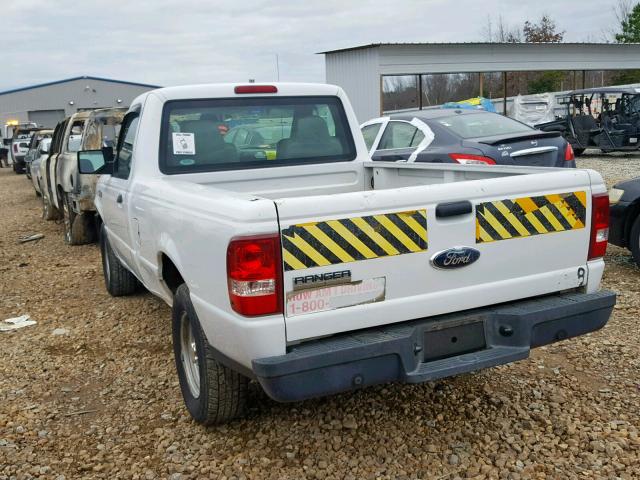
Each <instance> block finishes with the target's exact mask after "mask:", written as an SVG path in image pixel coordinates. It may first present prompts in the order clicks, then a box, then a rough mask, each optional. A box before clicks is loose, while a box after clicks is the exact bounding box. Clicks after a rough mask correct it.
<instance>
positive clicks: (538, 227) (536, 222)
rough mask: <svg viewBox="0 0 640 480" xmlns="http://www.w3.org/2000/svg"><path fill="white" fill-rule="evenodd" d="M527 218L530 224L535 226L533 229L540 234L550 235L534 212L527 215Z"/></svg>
mask: <svg viewBox="0 0 640 480" xmlns="http://www.w3.org/2000/svg"><path fill="white" fill-rule="evenodd" d="M525 218H526V219H527V220H529V223H531V225H533V227H534V228H535V229H536V230H537V231H538V233H549V232H548V231H547V229H546V228H545V227H544V225H543V224H542V223H541V222H540V220H538V219H537V218H536V216H535V215H534V214H533V212H531V213H527V214H526V215H525Z"/></svg>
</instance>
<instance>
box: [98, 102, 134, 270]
mask: <svg viewBox="0 0 640 480" xmlns="http://www.w3.org/2000/svg"><path fill="white" fill-rule="evenodd" d="M138 120H139V113H138V112H130V113H128V114H127V115H126V116H125V117H124V120H123V122H122V128H121V130H120V138H119V140H118V148H117V150H116V154H115V165H114V171H113V174H112V175H111V176H109V177H108V178H107V180H106V181H105V183H103V184H102V185H101V187H100V189H99V190H98V192H97V195H99V196H102V205H103V209H104V221H105V227H106V229H107V231H108V235H109V241H110V242H111V247H112V248H113V249H114V250H115V251H116V253H117V255H118V257H120V260H122V261H123V262H124V263H125V264H126V265H127V266H128V267H129V268H133V266H134V262H133V251H134V248H133V242H132V237H131V231H130V224H129V220H128V219H129V215H128V205H129V196H130V195H129V188H130V183H131V182H130V180H131V179H130V173H131V160H132V158H133V150H134V142H135V137H136V132H137V130H138Z"/></svg>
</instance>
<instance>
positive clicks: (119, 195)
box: [116, 193, 122, 203]
mask: <svg viewBox="0 0 640 480" xmlns="http://www.w3.org/2000/svg"><path fill="white" fill-rule="evenodd" d="M116 202H118V203H122V194H121V193H120V194H118V198H116Z"/></svg>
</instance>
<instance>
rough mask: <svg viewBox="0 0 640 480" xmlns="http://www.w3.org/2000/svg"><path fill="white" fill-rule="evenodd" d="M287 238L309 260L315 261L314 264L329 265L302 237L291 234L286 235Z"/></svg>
mask: <svg viewBox="0 0 640 480" xmlns="http://www.w3.org/2000/svg"><path fill="white" fill-rule="evenodd" d="M287 239H288V240H289V241H290V242H291V243H293V244H294V245H295V246H296V247H298V248H299V249H300V250H302V252H304V254H305V255H306V256H307V257H309V258H310V259H311V260H313V261H314V262H316V264H318V265H320V266H324V265H331V262H330V261H329V260H327V259H326V258H324V257H323V256H322V255H321V254H320V253H318V251H317V250H316V249H315V248H313V247H312V246H311V245H309V244H308V243H307V242H306V241H305V240H304V238H302V237H300V236H299V235H293V236H292V237H287Z"/></svg>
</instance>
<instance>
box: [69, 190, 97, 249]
mask: <svg viewBox="0 0 640 480" xmlns="http://www.w3.org/2000/svg"><path fill="white" fill-rule="evenodd" d="M61 203H62V216H63V219H64V240H65V242H67V243H68V244H69V245H84V244H86V243H91V242H93V241H94V239H95V234H94V228H93V222H92V219H91V216H89V215H87V214H86V213H80V214H77V213H76V212H75V211H74V210H73V205H72V203H71V198H70V197H69V194H67V193H63V194H62V199H61Z"/></svg>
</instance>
